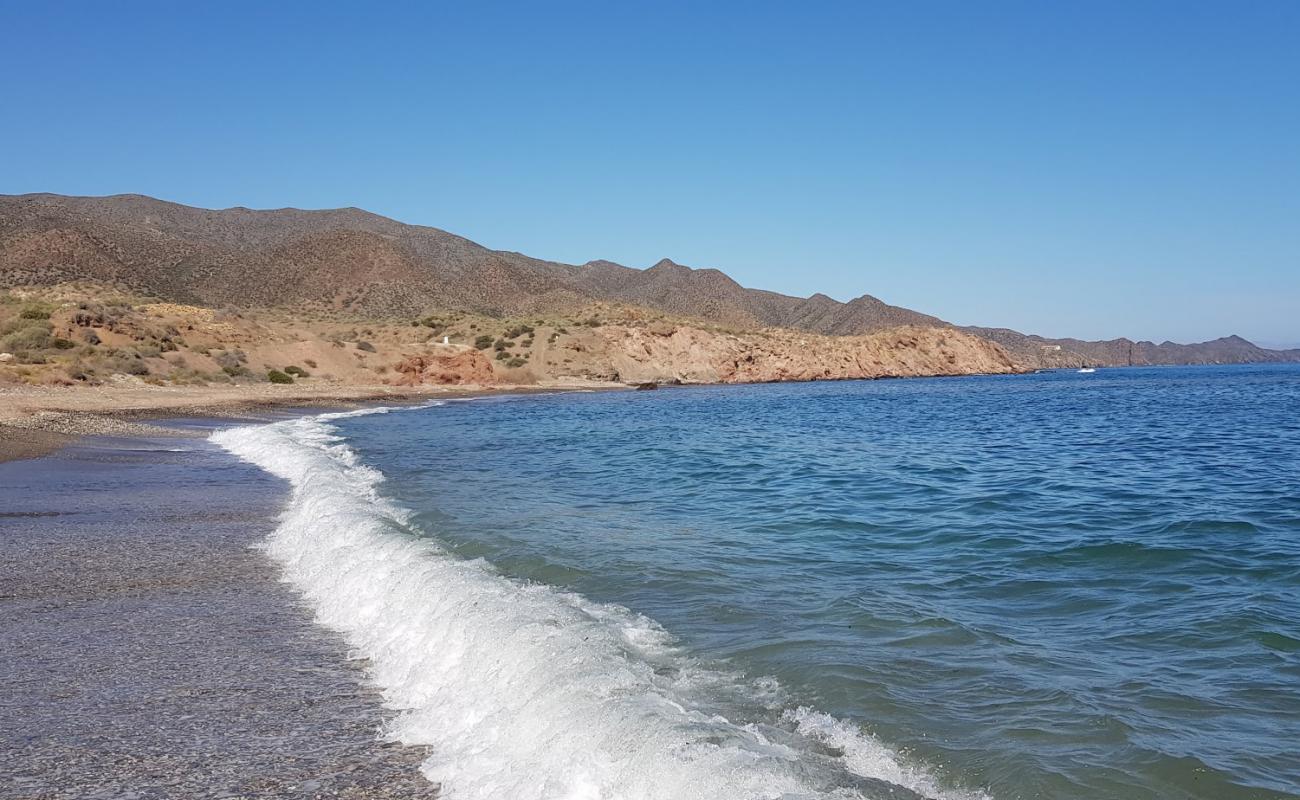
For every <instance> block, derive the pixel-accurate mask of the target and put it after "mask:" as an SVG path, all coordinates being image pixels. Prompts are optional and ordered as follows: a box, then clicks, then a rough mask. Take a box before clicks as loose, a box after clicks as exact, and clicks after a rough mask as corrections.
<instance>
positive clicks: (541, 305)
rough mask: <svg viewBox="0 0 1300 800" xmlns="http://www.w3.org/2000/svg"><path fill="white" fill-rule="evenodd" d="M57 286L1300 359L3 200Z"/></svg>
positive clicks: (366, 230) (476, 249) (11, 282)
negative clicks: (635, 312)
mask: <svg viewBox="0 0 1300 800" xmlns="http://www.w3.org/2000/svg"><path fill="white" fill-rule="evenodd" d="M65 281H101V282H107V283H110V284H113V285H120V286H124V287H127V288H130V289H133V290H137V291H143V292H147V293H149V294H153V295H156V296H158V297H161V298H164V299H168V300H174V301H177V302H186V303H199V304H207V305H216V306H222V305H228V306H235V307H257V306H265V307H298V308H302V307H308V308H328V309H336V310H343V311H349V312H353V313H357V314H369V315H377V316H382V317H389V318H397V317H416V316H419V315H421V314H424V313H427V312H428V311H429V310H431V309H448V310H462V311H468V312H473V313H480V314H487V315H492V316H512V315H523V314H534V313H541V312H551V311H567V310H571V309H574V308H578V307H580V306H582V305H583V304H586V303H589V302H592V301H601V302H612V303H623V304H629V305H636V306H642V307H646V308H651V309H654V310H657V311H661V312H665V313H669V314H673V315H677V316H682V317H693V318H698V319H702V320H706V321H709V322H713V323H716V324H722V325H727V326H732V327H736V328H743V329H757V328H767V327H776V328H790V329H796V330H803V331H808V332H810V333H818V334H826V335H835V336H842V335H860V334H867V333H873V332H877V331H881V330H886V329H890V328H895V327H899V326H905V325H913V326H929V327H945V328H957V329H959V330H963V331H966V332H970V333H973V334H975V335H977V336H980V337H982V338H985V339H988V340H990V341H994V342H996V343H998V344H1000V345H1001V346H1003V347H1004V348H1006V349H1007V350H1008V351H1009V352H1011V353H1012V354H1014V355H1015V356H1016V357H1017V358H1018V359H1020V360H1021V361H1023V362H1024V363H1025V364H1027V365H1030V366H1036V367H1068V366H1083V365H1085V364H1087V365H1097V366H1100V365H1114V364H1126V363H1134V364H1157V363H1170V364H1190V363H1232V362H1251V361H1271V360H1282V361H1300V350H1282V351H1273V350H1265V349H1264V348H1259V347H1257V346H1255V345H1254V344H1252V343H1250V342H1247V341H1246V340H1244V339H1241V337H1236V336H1227V337H1222V338H1220V339H1216V340H1212V341H1210V342H1202V343H1195V344H1175V343H1172V342H1164V343H1161V344H1158V345H1157V344H1154V343H1152V342H1132V341H1130V340H1128V339H1115V340H1109V341H1101V342H1088V341H1082V340H1077V339H1048V338H1045V337H1039V336H1034V335H1030V334H1023V333H1020V332H1018V331H1013V330H1011V329H1006V328H991V327H981V326H955V325H952V324H950V323H948V322H946V321H944V320H942V319H940V318H938V317H934V316H932V315H929V314H924V313H922V312H919V311H914V310H912V309H908V308H903V307H900V306H894V305H891V304H888V303H885V302H884V301H882V300H880V299H879V298H876V297H874V296H872V295H869V294H864V295H862V296H860V297H857V298H854V299H852V300H850V301H848V302H840V301H837V300H834V299H833V298H830V297H828V296H827V295H825V294H822V293H815V294H813V295H811V296H809V297H807V298H800V297H793V296H790V295H784V294H779V293H777V292H771V291H767V290H763V289H751V288H746V287H744V286H742V285H741V284H740V283H738V282H737V281H735V280H734V279H733V278H731V277H730V276H729V275H727V274H726V273H724V272H722V271H720V270H717V269H712V268H702V269H697V268H692V267H688V266H684V265H682V264H679V263H677V262H675V261H673V260H672V259H670V258H663V259H661V260H659V261H658V262H656V263H655V264H654V265H652V266H650V267H648V268H646V269H637V268H634V267H628V266H624V265H622V264H618V263H616V262H612V261H608V260H603V259H596V260H592V261H588V262H586V263H584V264H581V265H572V264H564V263H561V262H556V261H548V260H545V259H538V258H533V257H531V256H528V255H525V254H523V253H518V252H513V251H506V250H492V249H489V248H487V247H484V246H482V245H480V244H478V243H476V242H473V241H471V240H469V239H467V238H465V237H462V236H458V235H457V234H454V233H451V232H449V231H445V230H443V229H440V228H435V227H432V226H426V225H411V224H407V223H402V222H399V221H397V220H393V219H390V218H388V217H384V216H381V215H379V214H375V213H373V212H369V211H366V210H364V209H360V208H357V207H345V208H337V209H299V208H292V207H289V208H282V209H267V210H256V209H250V208H247V207H243V206H236V207H232V208H227V209H203V208H197V207H193V206H186V205H183V204H180V203H172V202H169V201H165V200H159V199H157V198H152V197H149V196H147V195H140V194H122V195H108V196H104V197H73V196H67V195H57V194H49V193H35V194H24V195H0V285H4V286H19V285H53V284H56V283H59V282H65Z"/></svg>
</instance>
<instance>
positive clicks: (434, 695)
mask: <svg viewBox="0 0 1300 800" xmlns="http://www.w3.org/2000/svg"><path fill="white" fill-rule="evenodd" d="M361 413H375V412H374V411H367V412H349V413H347V414H323V415H319V416H316V417H306V418H300V419H294V420H289V421H284V422H277V423H273V424H269V425H262V426H251V427H238V428H231V429H227V430H223V431H219V432H217V433H214V434H213V435H212V440H213V441H214V442H216V443H217V444H219V445H220V446H222V447H224V448H225V449H226V450H228V451H230V452H231V453H233V454H235V455H236V456H238V457H240V458H242V459H244V460H246V461H249V462H251V463H253V464H256V465H257V466H259V467H261V468H262V469H264V470H266V471H268V472H270V473H272V474H274V475H276V476H279V477H280V478H283V479H285V480H286V481H288V483H289V484H290V486H291V489H292V491H291V497H290V499H289V501H288V504H287V506H286V509H285V511H284V513H283V516H282V518H281V520H280V524H279V526H278V527H277V529H276V530H275V531H274V533H273V534H272V535H271V536H270V537H269V539H268V540H267V541H266V543H265V549H266V551H267V553H268V554H269V555H270V556H271V557H272V558H273V559H274V560H275V561H276V562H278V563H279V564H280V566H281V567H282V569H283V572H284V576H285V578H286V579H287V580H288V581H289V582H290V583H291V584H292V585H293V586H294V587H296V588H297V589H298V590H299V591H300V592H301V593H302V594H303V595H305V597H306V598H307V599H308V600H309V601H310V603H311V605H312V607H313V608H314V609H315V611H316V614H317V619H318V621H319V622H320V623H321V624H323V625H325V626H327V627H329V628H331V629H334V630H336V631H338V632H340V633H341V634H343V635H344V636H345V637H346V639H347V641H348V642H349V643H350V645H351V646H352V647H353V648H355V654H356V655H357V656H358V657H364V658H366V659H369V661H370V664H371V677H372V679H373V681H374V682H375V683H376V684H377V685H378V686H379V687H381V688H382V689H383V692H384V698H385V704H386V705H387V706H388V707H389V708H391V709H393V710H395V711H396V714H395V715H394V716H393V718H392V719H391V720H390V721H389V723H388V724H387V729H386V730H385V732H384V733H385V735H386V736H388V737H389V738H391V739H393V740H396V741H399V742H401V743H403V744H408V745H424V746H428V747H429V748H430V749H431V752H432V755H431V756H430V757H429V758H428V759H427V760H426V762H425V763H424V765H423V771H424V773H425V775H426V776H427V777H428V778H429V779H430V780H431V781H434V782H436V783H439V784H441V787H442V791H443V794H444V796H446V797H448V798H462V799H465V800H489V799H490V800H561V799H563V800H658V799H660V798H662V799H663V800H692V799H694V798H698V799H699V800H729V799H731V798H736V799H738V800H739V799H740V798H754V799H757V798H765V799H766V798H772V799H775V798H783V799H792V798H813V797H818V798H863V797H877V796H879V797H885V796H888V797H894V798H906V797H911V796H915V795H920V796H923V797H937V798H984V797H986V795H984V794H983V793H979V792H975V793H967V792H959V791H953V790H947V789H944V788H942V787H940V786H939V785H938V783H937V782H936V781H935V780H934V778H933V777H932V776H931V775H930V774H929V773H928V772H926V771H925V770H923V769H921V768H918V767H917V766H915V765H911V764H908V763H906V761H905V759H903V758H902V757H900V756H899V755H898V754H897V753H895V752H894V751H892V750H891V749H889V748H888V747H886V746H885V745H884V744H883V743H881V742H880V741H878V740H877V739H875V738H874V737H872V736H870V735H869V734H866V733H864V732H863V731H862V730H861V729H860V728H858V727H857V726H856V725H853V724H851V723H848V722H845V721H843V720H837V719H834V718H832V717H830V716H828V715H826V714H822V713H820V712H817V711H814V710H811V709H807V708H798V707H791V706H790V705H789V704H787V703H785V702H784V701H783V695H782V692H781V689H780V687H778V686H777V685H776V684H775V682H773V681H770V680H767V681H762V680H760V681H747V680H746V679H744V678H743V677H742V676H740V675H737V674H732V673H729V672H727V671H726V670H722V669H717V668H710V667H708V666H705V665H701V664H699V663H697V662H696V660H694V659H692V658H690V657H689V655H688V654H686V653H684V652H683V651H682V650H681V649H680V648H679V647H678V646H677V645H676V644H675V643H674V640H673V639H672V637H671V636H670V635H669V634H668V633H667V632H666V631H664V630H663V629H662V628H661V627H660V626H659V625H658V624H656V623H655V622H654V621H652V620H650V619H648V618H646V617H644V616H641V615H638V614H635V613H633V612H631V611H629V610H628V609H625V608H622V607H620V606H616V605H610V604H601V603H594V602H591V601H589V600H587V599H586V598H584V597H582V596H580V595H577V594H573V593H569V592H563V591H559V590H557V589H555V588H552V587H548V586H544V585H538V584H529V583H522V582H518V581H514V580H511V579H508V578H506V577H504V576H502V575H500V574H498V573H497V572H496V571H495V570H494V569H493V568H492V567H491V566H490V565H489V564H486V563H485V562H483V561H481V560H479V561H467V560H464V559H460V558H457V557H454V556H452V555H450V554H448V553H447V552H446V551H445V550H444V549H443V548H442V547H440V546H439V544H438V543H437V541H436V539H434V538H433V537H432V535H431V534H432V533H435V532H429V531H421V530H417V529H416V528H415V527H414V526H413V524H412V522H411V514H410V513H409V512H408V511H407V510H406V509H404V508H402V507H401V506H400V505H398V504H397V503H394V502H392V501H391V500H389V499H387V498H386V497H384V495H383V494H382V493H381V492H380V491H379V488H380V486H381V484H382V482H383V475H382V474H380V473H379V472H378V471H376V470H374V469H372V468H370V467H368V466H366V465H364V464H362V463H360V461H359V459H358V457H357V455H356V453H355V452H354V451H353V450H352V449H351V448H349V447H348V446H347V444H346V443H345V441H344V440H343V438H342V437H340V436H339V433H338V431H337V429H336V428H335V427H334V426H333V425H332V424H331V423H332V422H333V421H335V420H337V419H340V418H342V417H346V416H354V415H357V414H361ZM729 697H730V698H736V697H743V698H744V702H745V704H748V705H744V704H737V703H734V702H733V703H731V704H730V705H728V704H726V703H724V702H723V700H722V699H723V698H729ZM742 706H743V707H747V708H749V709H750V713H748V714H747V718H745V719H743V720H742V719H740V718H728V716H726V712H725V710H726V709H733V710H734V709H736V708H739V707H742ZM733 717H734V714H733ZM913 793H915V795H914V794H913Z"/></svg>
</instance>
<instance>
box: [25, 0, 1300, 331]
mask: <svg viewBox="0 0 1300 800" xmlns="http://www.w3.org/2000/svg"><path fill="white" fill-rule="evenodd" d="M381 5H382V6H383V8H382V9H380V8H379V6H381ZM0 75H3V78H0V101H2V103H3V104H2V105H0V109H2V111H0V192H3V193H21V192H33V191H51V192H60V193H67V194H112V193H119V192H137V193H142V194H149V195H154V196H157V197H161V198H163V199H167V200H175V201H178V202H182V203H188V204H192V205H200V206H207V207H218V208H220V207H227V206H233V205H244V206H251V207H256V208H274V207H283V206H297V207H304V208H316V207H334V206H360V207H363V208H366V209H369V210H372V211H375V212H378V213H381V214H385V215H388V216H392V217H395V218H397V219H400V220H402V221H405V222H413V223H420V224H427V225H434V226H437V227H440V228H444V229H447V230H450V231H453V232H455V233H459V234H461V235H464V236H468V237H469V238H471V239H474V240H476V241H478V242H481V243H483V244H485V245H488V246H490V247H495V248H504V249H511V250H519V251H522V252H525V253H528V254H530V255H534V256H539V257H543V258H550V259H556V260H561V261H567V262H572V263H582V262H584V261H587V260H590V259H595V258H607V259H611V260H614V261H618V262H620V263H624V264H628V265H631V266H648V265H650V264H652V263H654V262H655V261H657V260H658V259H660V258H663V257H669V258H672V259H673V260H675V261H678V262H680V263H684V264H688V265H690V266H701V267H703V266H710V267H718V268H720V269H722V270H725V271H726V272H728V273H729V274H731V275H732V276H733V277H735V278H736V279H737V280H739V281H740V282H741V283H743V284H745V285H748V286H754V287H760V288H766V289H774V290H777V291H781V292H787V293H790V294H797V295H808V294H811V293H813V292H816V291H822V292H825V293H826V294H829V295H831V296H832V297H836V298H838V299H841V300H847V299H850V298H852V297H854V296H856V295H859V294H863V293H870V294H874V295H876V296H878V297H881V298H882V299H884V300H886V301H887V302H892V303H897V304H901V305H905V306H909V307H912V308H916V309H919V310H923V311H926V312H929V313H933V314H936V315H938V316H941V317H944V318H945V319H948V320H950V321H953V322H957V323H973V324H989V325H1006V326H1010V327H1015V328H1019V329H1021V330H1025V331H1029V332H1036V333H1042V334H1046V335H1053V336H1080V337H1086V338H1103V337H1104V338H1109V337H1113V336H1119V335H1128V336H1134V337H1138V338H1151V339H1155V340H1157V341H1159V340H1163V339H1165V338H1170V339H1174V340H1175V341H1189V340H1199V339H1204V338H1209V337H1214V336H1219V335H1223V334H1226V333H1233V332H1236V333H1240V334H1242V335H1244V336H1246V337H1248V338H1253V339H1258V340H1262V341H1265V342H1275V343H1279V342H1280V343H1291V342H1300V2H1296V1H1295V0H1285V1H1284V2H1267V1H1266V0H1250V1H1249V2H1223V3H1198V2H1190V1H1187V0H1179V1H1178V2H1141V1H1139V0H1125V1H1124V2H1104V0H1097V1H1094V0H1088V1H1087V2H1077V3H1071V2H1050V1H1046V0H1043V1H1035V2H1024V3H1015V2H994V1H990V2H967V1H966V0H961V1H960V2H929V1H927V0H907V1H906V2H897V3H870V2H846V3H816V2H800V3H793V2H790V3H764V2H744V3H734V4H721V3H719V4H705V3H681V4H678V3H671V2H653V3H644V4H629V3H619V2H610V1H609V0H607V1H606V2H599V3H581V4H579V3H563V2H528V3H519V4H505V3H495V2H455V3H432V2H429V3H411V4H409V5H404V4H397V3H390V4H379V3H361V2H357V3H346V4H330V3H326V2H313V3H301V4H295V3H289V2H259V3H241V2H227V1H225V0H222V1H221V2H207V3H190V2H174V0H169V1H168V2H157V3H153V2H130V1H129V0H123V1H122V2H88V3H74V2H26V1H24V2H17V0H0Z"/></svg>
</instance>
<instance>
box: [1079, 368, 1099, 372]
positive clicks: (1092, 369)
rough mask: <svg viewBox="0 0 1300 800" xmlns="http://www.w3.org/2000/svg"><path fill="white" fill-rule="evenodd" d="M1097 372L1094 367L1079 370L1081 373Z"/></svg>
mask: <svg viewBox="0 0 1300 800" xmlns="http://www.w3.org/2000/svg"><path fill="white" fill-rule="evenodd" d="M1096 371H1097V370H1096V369H1095V368H1093V367H1083V368H1082V369H1080V370H1079V372H1096Z"/></svg>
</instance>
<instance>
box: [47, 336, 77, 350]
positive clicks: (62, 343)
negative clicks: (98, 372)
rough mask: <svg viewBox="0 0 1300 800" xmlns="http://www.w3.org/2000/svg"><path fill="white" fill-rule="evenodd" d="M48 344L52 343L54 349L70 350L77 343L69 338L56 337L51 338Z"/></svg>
mask: <svg viewBox="0 0 1300 800" xmlns="http://www.w3.org/2000/svg"><path fill="white" fill-rule="evenodd" d="M50 344H52V345H54V349H55V350H71V349H72V348H74V347H76V346H77V343H76V342H74V341H72V340H71V339H60V338H57V337H56V338H54V339H52V340H51V341H50Z"/></svg>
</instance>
